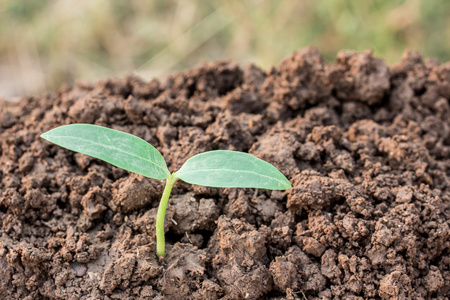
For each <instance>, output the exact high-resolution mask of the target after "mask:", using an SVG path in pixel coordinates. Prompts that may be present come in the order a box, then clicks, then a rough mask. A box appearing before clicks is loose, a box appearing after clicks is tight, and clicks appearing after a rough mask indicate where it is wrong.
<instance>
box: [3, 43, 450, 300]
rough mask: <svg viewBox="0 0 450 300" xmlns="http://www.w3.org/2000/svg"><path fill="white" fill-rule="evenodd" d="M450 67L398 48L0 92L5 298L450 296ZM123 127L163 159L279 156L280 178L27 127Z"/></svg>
mask: <svg viewBox="0 0 450 300" xmlns="http://www.w3.org/2000/svg"><path fill="white" fill-rule="evenodd" d="M449 99H450V65H449V63H445V64H439V63H438V62H436V61H435V60H427V61H423V60H422V57H421V56H420V54H419V53H417V52H405V54H404V56H403V58H402V60H401V62H400V63H398V64H396V65H394V66H392V67H388V66H386V64H385V63H384V62H383V61H382V60H380V59H378V58H374V57H373V55H372V53H371V52H370V51H366V52H362V53H355V52H352V51H342V52H340V53H339V54H338V55H337V59H336V61H335V62H334V63H331V64H327V63H326V62H325V61H324V59H323V58H322V57H321V55H320V53H319V51H317V50H316V49H314V48H307V49H303V50H300V51H297V52H295V53H293V54H292V55H291V56H290V57H288V58H286V59H285V60H284V61H283V62H282V63H281V65H280V66H279V67H273V68H271V69H269V70H267V71H264V70H261V69H259V68H258V67H256V66H253V65H248V66H246V67H245V68H242V69H241V68H240V67H239V66H237V65H236V64H234V63H232V62H225V61H222V62H215V63H206V64H204V65H201V66H199V67H197V68H194V69H192V70H187V71H185V72H183V73H178V74H173V75H171V76H169V77H168V78H167V79H166V80H164V81H159V80H156V79H155V80H152V81H151V82H145V81H143V80H141V79H139V78H136V77H133V76H129V77H126V78H123V79H109V80H106V81H103V82H98V83H85V82H79V83H76V84H74V85H73V86H67V85H65V86H63V87H61V89H60V90H58V91H56V92H54V93H49V94H46V95H42V96H40V97H28V98H24V99H23V100H22V101H20V102H18V103H7V102H0V272H1V274H2V276H0V298H2V299H447V298H448V297H450V284H449V282H450V269H449V265H450V256H449V249H450V239H449V237H450V173H449V170H450V119H449V118H448V114H449V113H450V102H449ZM81 122H82V123H91V124H96V125H101V126H107V127H110V128H114V129H118V130H122V131H125V132H129V133H131V134H135V135H137V136H139V137H141V138H143V139H144V140H146V141H148V142H149V143H151V144H152V145H154V146H155V147H156V148H157V149H158V150H159V151H160V152H161V153H162V154H163V156H164V157H165V159H166V160H167V163H168V167H169V169H170V170H171V171H176V170H177V169H178V168H179V167H181V165H182V164H183V163H184V162H185V161H186V160H187V159H188V158H189V157H191V156H193V155H195V154H197V153H201V152H204V151H209V150H216V149H229V150H239V151H245V152H249V153H251V154H253V155H255V156H256V157H258V158H261V159H264V160H266V161H268V162H270V163H272V164H274V165H275V166H276V167H277V168H278V169H279V170H280V171H281V172H282V173H283V174H285V175H286V176H287V177H288V179H289V180H290V182H291V184H292V188H291V189H289V190H288V191H266V190H257V191H256V190H254V189H217V188H210V187H200V186H195V185H190V184H187V183H183V182H182V181H181V180H179V181H177V183H176V185H175V186H174V189H173V193H172V199H171V201H170V204H169V206H168V208H167V213H166V220H165V221H166V222H165V227H164V230H165V232H166V242H167V243H166V253H167V256H166V257H165V258H164V260H159V259H158V258H157V257H156V254H155V218H156V212H157V206H158V202H159V199H160V196H161V192H162V190H163V185H164V182H163V181H159V180H152V179H148V178H143V177H142V176H140V175H134V174H130V173H128V172H127V171H124V170H122V169H119V168H116V167H113V166H111V165H109V164H107V163H104V162H101V161H99V160H97V159H94V158H90V157H87V156H85V155H81V154H76V153H73V152H70V151H68V150H65V149H62V148H60V147H57V146H55V145H52V144H50V143H47V142H46V141H44V140H43V139H41V138H39V135H40V134H42V133H43V132H45V131H47V130H50V129H52V128H54V127H57V126H61V125H65V124H71V123H81Z"/></svg>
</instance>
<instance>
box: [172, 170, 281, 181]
mask: <svg viewBox="0 0 450 300" xmlns="http://www.w3.org/2000/svg"><path fill="white" fill-rule="evenodd" d="M202 171H229V172H239V173H251V174H256V175H258V176H261V177H266V178H269V179H272V180H275V181H277V182H279V183H281V184H283V185H285V184H286V182H284V181H280V180H279V179H277V178H275V177H271V176H267V175H263V174H261V173H257V172H254V171H249V170H232V169H216V168H215V169H196V170H192V171H183V172H180V173H181V175H183V174H188V173H194V172H202ZM180 173H176V175H177V177H179V178H181V177H180ZM181 179H183V178H181Z"/></svg>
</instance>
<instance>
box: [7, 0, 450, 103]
mask: <svg viewBox="0 0 450 300" xmlns="http://www.w3.org/2000/svg"><path fill="white" fill-rule="evenodd" d="M449 13H450V2H448V1H446V0H436V1H420V0H404V1H400V0H394V1H392V0H378V1H377V0H372V1H369V0H368V1H351V0H347V1H327V0H316V1H313V0H306V1H289V0H284V1H282V0H280V1H268V0H267V1H263V0H259V1H258V0H254V1H239V0H231V1H223V2H217V3H216V2H212V1H200V0H186V1H174V0H170V1H162V0H159V1H141V0H131V1H112V0H108V1H107V0H96V1H91V0H79V1H75V2H74V1H69V0H61V1H50V0H46V1H45V0H39V1H35V0H2V1H1V2H0V97H2V96H3V97H8V98H11V97H14V96H21V95H25V94H34V93H38V92H42V91H44V90H52V89H55V88H57V87H58V86H60V85H61V84H62V83H63V82H73V81H74V80H75V79H84V80H98V79H101V78H109V77H117V76H119V77H120V76H124V75H125V74H126V73H130V72H132V73H135V74H138V75H140V76H142V77H144V78H145V79H150V78H152V77H160V76H164V75H166V74H168V73H171V72H174V71H178V70H183V69H186V68H191V67H192V66H194V65H196V64H199V63H201V62H203V61H211V60H216V59H232V60H235V61H237V62H238V63H240V64H245V63H248V62H251V63H255V64H257V65H259V66H260V67H262V68H265V69H267V68H269V67H270V66H273V65H278V64H279V62H280V61H281V60H282V59H283V58H284V57H286V56H288V55H290V54H291V53H292V52H293V51H294V50H296V49H299V48H303V47H305V46H308V45H315V46H316V47H318V48H319V49H320V51H321V52H322V53H323V55H324V57H325V58H326V59H327V60H329V61H331V60H333V59H334V57H335V55H336V53H337V52H338V51H339V50H341V49H354V50H357V51H362V50H365V49H373V50H374V54H375V55H376V56H378V57H381V58H383V59H384V60H385V61H386V62H387V63H388V64H392V63H394V62H397V61H399V59H400V57H401V55H402V53H403V52H404V50H405V49H407V48H410V49H416V50H420V51H422V53H423V54H424V56H425V57H436V58H438V59H439V60H440V61H442V62H444V61H448V60H449V58H450V51H449V50H450V36H449V35H450V19H448V18H446V16H448V15H449Z"/></svg>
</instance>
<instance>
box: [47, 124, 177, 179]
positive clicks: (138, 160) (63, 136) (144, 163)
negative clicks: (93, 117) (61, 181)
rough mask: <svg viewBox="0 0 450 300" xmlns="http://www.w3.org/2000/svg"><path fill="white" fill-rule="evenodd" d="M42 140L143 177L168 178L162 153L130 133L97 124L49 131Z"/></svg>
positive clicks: (63, 127)
mask: <svg viewBox="0 0 450 300" xmlns="http://www.w3.org/2000/svg"><path fill="white" fill-rule="evenodd" d="M41 137H42V138H44V139H46V140H47V141H49V142H52V143H55V144H56V145H59V146H61V147H64V148H67V149H69V150H72V151H75V152H80V153H83V154H86V155H89V156H92V157H95V158H98V159H101V160H104V161H106V162H108V163H110V164H112V165H114V166H116V167H119V168H122V169H125V170H128V171H130V172H134V173H138V174H141V175H143V176H146V177H150V178H155V179H165V178H167V177H168V176H170V172H169V170H168V169H167V165H166V162H165V161H164V158H163V157H162V155H161V153H159V151H158V150H156V148H155V147H153V146H152V145H150V144H149V143H147V142H146V141H144V140H143V139H141V138H138V137H136V136H134V135H131V134H129V133H125V132H122V131H118V130H114V129H110V128H106V127H101V126H96V125H88V124H72V125H66V126H61V127H58V128H55V129H52V130H50V131H48V132H46V133H44V134H42V135H41Z"/></svg>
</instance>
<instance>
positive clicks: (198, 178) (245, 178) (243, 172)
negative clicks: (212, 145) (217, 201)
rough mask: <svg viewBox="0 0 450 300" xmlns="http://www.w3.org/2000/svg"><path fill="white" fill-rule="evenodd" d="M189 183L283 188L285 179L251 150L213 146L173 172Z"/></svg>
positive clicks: (286, 181)
mask: <svg viewBox="0 0 450 300" xmlns="http://www.w3.org/2000/svg"><path fill="white" fill-rule="evenodd" d="M175 176H177V177H178V178H180V179H182V180H184V181H186V182H188V183H192V184H198V185H204V186H212V187H233V188H260V189H269V190H285V189H288V188H290V187H291V184H290V183H289V180H287V178H286V177H284V175H283V174H281V172H280V171H278V170H277V168H275V167H274V166H272V165H271V164H269V163H268V162H265V161H263V160H261V159H259V158H256V157H254V156H253V155H251V154H248V153H243V152H236V151H226V150H217V151H209V152H205V153H201V154H198V155H195V156H193V157H191V158H190V159H188V160H187V161H186V162H185V163H184V165H183V166H182V167H181V169H180V170H178V171H177V172H176V173H175Z"/></svg>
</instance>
